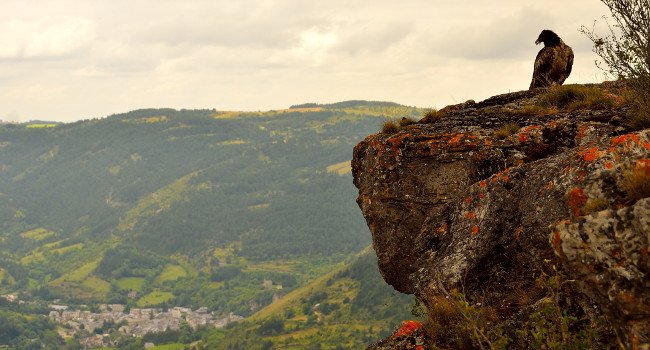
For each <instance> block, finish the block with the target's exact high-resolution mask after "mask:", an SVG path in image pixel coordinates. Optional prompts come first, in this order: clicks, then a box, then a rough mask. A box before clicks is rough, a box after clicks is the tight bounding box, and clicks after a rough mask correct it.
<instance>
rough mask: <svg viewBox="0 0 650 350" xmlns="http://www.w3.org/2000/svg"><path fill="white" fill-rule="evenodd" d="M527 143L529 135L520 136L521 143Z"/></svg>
mask: <svg viewBox="0 0 650 350" xmlns="http://www.w3.org/2000/svg"><path fill="white" fill-rule="evenodd" d="M526 141H528V135H526V134H525V133H521V134H519V142H521V143H524V142H526Z"/></svg>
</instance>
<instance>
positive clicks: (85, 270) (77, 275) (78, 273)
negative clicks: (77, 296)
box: [60, 260, 99, 282]
mask: <svg viewBox="0 0 650 350" xmlns="http://www.w3.org/2000/svg"><path fill="white" fill-rule="evenodd" d="M97 265H99V260H95V261H91V262H89V263H87V264H85V265H82V266H81V267H79V268H78V269H76V270H74V271H72V272H70V273H68V274H65V275H63V276H61V277H60V279H63V280H65V281H69V282H81V281H83V280H84V279H86V278H87V277H88V276H89V275H90V274H91V273H92V272H93V271H95V269H96V268H97Z"/></svg>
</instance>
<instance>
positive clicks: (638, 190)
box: [621, 159, 650, 202]
mask: <svg viewBox="0 0 650 350" xmlns="http://www.w3.org/2000/svg"><path fill="white" fill-rule="evenodd" d="M621 186H622V188H623V190H624V191H625V194H626V196H627V199H628V200H630V201H634V202H636V201H638V200H639V199H643V198H647V197H650V159H639V160H638V161H637V162H636V165H635V166H634V167H633V168H632V169H629V170H627V171H626V172H625V174H624V175H623V182H622V184H621Z"/></svg>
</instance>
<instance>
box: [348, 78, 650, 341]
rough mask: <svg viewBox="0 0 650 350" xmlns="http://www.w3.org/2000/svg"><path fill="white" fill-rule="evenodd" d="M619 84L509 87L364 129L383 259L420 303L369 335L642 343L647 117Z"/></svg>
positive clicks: (359, 183) (359, 168)
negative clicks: (407, 316)
mask: <svg viewBox="0 0 650 350" xmlns="http://www.w3.org/2000/svg"><path fill="white" fill-rule="evenodd" d="M625 94H626V89H625V86H623V85H622V84H620V83H603V84H599V85H591V86H563V87H557V88H552V89H550V90H545V89H537V90H532V91H522V92H515V93H509V94H504V95H499V96H495V97H492V98H489V99H487V100H485V101H482V102H479V103H474V102H473V101H468V102H466V103H463V104H460V105H455V106H448V107H445V108H444V109H443V110H441V111H439V112H432V113H429V114H428V115H427V116H426V117H425V118H423V119H422V120H420V121H419V122H416V123H414V124H410V125H406V126H403V127H399V128H397V130H386V131H385V132H379V133H377V134H373V135H370V136H368V137H367V138H366V139H365V140H364V141H362V142H361V143H359V144H358V145H357V146H356V147H355V148H354V155H353V160H352V170H353V174H354V184H355V186H356V187H357V188H358V189H359V196H358V199H357V203H358V204H359V207H360V208H361V210H362V212H363V215H364V217H365V219H366V222H367V224H368V226H369V228H370V231H371V233H372V239H373V247H374V249H375V251H376V252H377V256H378V264H379V268H380V270H381V273H382V275H383V277H384V279H385V280H386V282H387V283H388V284H390V285H391V286H393V287H394V288H395V289H396V290H398V291H400V292H403V293H409V294H415V296H416V297H417V299H418V301H419V303H420V304H422V308H421V309H423V310H424V311H423V313H424V316H425V317H424V319H425V322H424V326H423V330H424V336H423V338H422V337H420V338H422V339H424V340H422V339H420V338H418V339H420V340H417V341H416V340H414V339H410V340H409V339H407V338H405V337H404V336H393V337H390V338H388V339H385V340H383V341H381V342H379V343H377V344H375V345H373V346H371V347H370V348H371V349H407V348H413V349H422V348H423V346H425V347H424V348H442V349H474V348H476V349H483V348H487V349H489V348H504V349H505V348H507V349H529V348H542V349H547V348H611V347H612V346H614V347H619V348H629V349H648V348H650V338H649V336H650V280H649V279H648V275H649V273H650V260H649V258H648V247H649V242H650V198H648V186H649V184H650V130H648V129H646V130H640V131H639V130H637V131H631V130H630V129H629V128H628V127H627V126H626V123H625V117H626V115H628V113H629V112H630V108H629V107H628V106H627V104H626V102H625ZM404 124H407V123H404ZM396 334H398V333H396ZM421 343H425V344H424V345H422V344H421ZM409 344H410V345H409ZM554 344H555V345H557V346H558V347H553V346H554ZM558 344H559V345H558ZM562 346H564V347H562Z"/></svg>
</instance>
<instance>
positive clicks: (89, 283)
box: [83, 276, 111, 294]
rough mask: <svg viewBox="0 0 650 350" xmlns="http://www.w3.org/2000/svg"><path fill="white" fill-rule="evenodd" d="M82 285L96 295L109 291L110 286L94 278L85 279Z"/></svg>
mask: <svg viewBox="0 0 650 350" xmlns="http://www.w3.org/2000/svg"><path fill="white" fill-rule="evenodd" d="M83 285H84V286H86V287H88V288H90V289H92V290H93V291H95V292H96V293H98V294H106V293H108V292H110V291H111V284H110V283H108V282H106V281H104V280H103V279H101V278H99V277H95V276H90V277H88V278H86V279H85V280H84V282H83Z"/></svg>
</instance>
